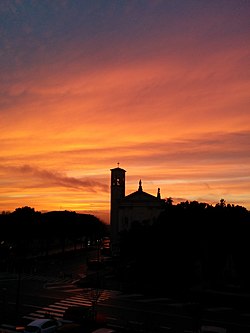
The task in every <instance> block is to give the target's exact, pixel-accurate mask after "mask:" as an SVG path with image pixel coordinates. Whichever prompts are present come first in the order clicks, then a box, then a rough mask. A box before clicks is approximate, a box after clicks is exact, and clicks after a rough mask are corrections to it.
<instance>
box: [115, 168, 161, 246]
mask: <svg viewBox="0 0 250 333" xmlns="http://www.w3.org/2000/svg"><path fill="white" fill-rule="evenodd" d="M125 173H126V170H124V169H122V168H120V167H119V166H118V167H117V168H114V169H111V198H110V226H111V241H112V244H113V246H115V244H119V233H120V232H121V231H124V230H129V229H130V228H131V225H132V224H133V223H135V222H138V223H141V224H144V225H145V224H148V225H151V224H153V223H154V222H155V221H156V219H157V218H158V216H159V214H160V212H162V211H163V210H164V203H165V200H163V199H161V195H160V189H159V188H158V191H157V195H156V196H153V195H151V194H149V193H146V192H144V191H143V189H142V182H141V180H140V181H139V186H138V190H137V191H135V192H133V193H130V194H129V195H127V196H126V195H125V185H126V182H125Z"/></svg>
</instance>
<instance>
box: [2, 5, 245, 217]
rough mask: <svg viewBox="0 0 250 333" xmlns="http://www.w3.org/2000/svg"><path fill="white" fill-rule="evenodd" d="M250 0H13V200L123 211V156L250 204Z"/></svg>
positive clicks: (187, 185) (6, 65) (132, 166)
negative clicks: (119, 186) (114, 177)
mask: <svg viewBox="0 0 250 333" xmlns="http://www.w3.org/2000/svg"><path fill="white" fill-rule="evenodd" d="M249 17H250V1H249V0H216V1H208V0H205V1H204V0H162V1H161V0H151V1H147V0H143V1H141V0H85V1H82V0H1V1H0V147H1V151H0V152H1V154H0V211H13V210H15V209H16V208H18V207H23V206H30V207H32V208H35V210H37V211H51V210H72V211H77V212H82V213H90V214H94V215H96V216H98V217H100V218H101V219H102V220H103V221H104V222H107V223H108V222H109V210H110V169H112V168H115V167H117V163H118V162H119V163H120V164H119V165H120V167H121V168H123V169H125V170H126V195H127V194H129V193H131V192H134V191H136V190H137V189H138V181H139V180H140V179H141V180H142V187H143V190H144V191H145V192H148V193H150V194H153V195H156V194H157V189H158V188H160V190H161V196H162V198H169V197H171V198H173V200H174V204H177V203H178V202H180V201H186V200H189V201H193V200H196V201H199V202H206V203H209V204H216V203H218V202H219V201H220V199H222V198H223V199H224V200H225V201H226V203H230V204H235V205H241V206H244V207H246V208H247V209H250V108H249V107H250V24H249Z"/></svg>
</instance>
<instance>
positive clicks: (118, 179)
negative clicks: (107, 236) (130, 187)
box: [110, 163, 126, 252]
mask: <svg viewBox="0 0 250 333" xmlns="http://www.w3.org/2000/svg"><path fill="white" fill-rule="evenodd" d="M110 171H111V187H110V192H111V198H110V227H111V243H112V251H113V252H115V248H117V247H118V242H119V238H118V233H119V204H120V202H121V200H122V199H123V198H124V197H125V172H126V170H124V169H122V168H120V167H119V163H118V167H117V168H114V169H110Z"/></svg>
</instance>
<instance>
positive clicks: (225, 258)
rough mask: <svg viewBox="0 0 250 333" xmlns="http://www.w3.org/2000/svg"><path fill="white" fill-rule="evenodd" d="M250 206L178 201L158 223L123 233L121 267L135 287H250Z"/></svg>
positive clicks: (167, 206)
mask: <svg viewBox="0 0 250 333" xmlns="http://www.w3.org/2000/svg"><path fill="white" fill-rule="evenodd" d="M249 235H250V212H249V211H248V210H247V209H246V208H244V207H242V206H238V205H237V206H234V205H231V204H226V202H225V200H223V199H221V201H220V203H218V204H216V205H215V206H212V205H209V204H207V203H200V202H197V201H191V202H190V201H186V202H181V203H179V204H177V205H174V204H173V201H172V200H171V198H169V199H168V200H166V203H165V209H164V211H163V212H162V213H161V214H160V216H159V218H158V220H157V221H156V222H155V223H154V224H153V225H151V226H150V225H146V224H145V225H144V224H143V223H134V224H133V225H132V227H131V229H130V230H129V231H126V232H123V233H122V234H121V260H122V261H123V267H125V269H124V270H123V272H122V273H121V276H124V281H125V280H126V281H127V282H126V283H127V284H128V285H129V287H130V288H131V287H132V288H134V289H136V290H138V289H141V290H142V289H144V290H145V291H148V292H150V290H152V291H154V292H155V291H157V290H158V291H159V292H160V293H162V292H163V291H172V292H176V291H177V290H178V292H182V291H183V292H185V291H187V290H190V288H192V287H195V286H201V287H206V288H210V287H211V288H219V289H221V288H225V287H228V286H234V287H237V288H241V289H244V290H249V289H250V242H249Z"/></svg>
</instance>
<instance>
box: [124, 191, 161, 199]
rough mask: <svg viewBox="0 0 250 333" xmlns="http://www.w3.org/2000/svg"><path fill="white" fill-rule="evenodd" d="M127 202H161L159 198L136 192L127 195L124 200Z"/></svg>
mask: <svg viewBox="0 0 250 333" xmlns="http://www.w3.org/2000/svg"><path fill="white" fill-rule="evenodd" d="M123 200H125V201H159V199H158V198H157V197H155V196H154V195H152V194H149V193H146V192H144V191H139V190H138V191H136V192H133V193H130V194H129V195H126V196H125V198H124V199H123Z"/></svg>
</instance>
